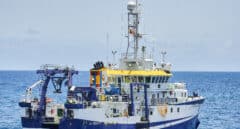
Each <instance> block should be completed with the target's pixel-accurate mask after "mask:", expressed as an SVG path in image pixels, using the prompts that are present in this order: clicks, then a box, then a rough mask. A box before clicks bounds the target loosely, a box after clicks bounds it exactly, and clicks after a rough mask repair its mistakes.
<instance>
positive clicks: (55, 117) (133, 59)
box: [19, 0, 204, 129]
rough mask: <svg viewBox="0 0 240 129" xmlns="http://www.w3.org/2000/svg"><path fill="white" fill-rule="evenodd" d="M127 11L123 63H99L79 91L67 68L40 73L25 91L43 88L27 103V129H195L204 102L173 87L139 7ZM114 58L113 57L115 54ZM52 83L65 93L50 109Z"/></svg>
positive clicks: (182, 87) (45, 69)
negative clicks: (151, 46) (145, 40)
mask: <svg viewBox="0 0 240 129" xmlns="http://www.w3.org/2000/svg"><path fill="white" fill-rule="evenodd" d="M127 9H128V34H127V36H126V37H127V39H128V44H127V50H126V52H125V53H123V54H121V57H120V59H119V63H118V64H117V63H109V64H107V63H103V62H102V61H97V62H96V63H95V64H94V65H93V68H92V69H90V78H89V83H90V84H89V86H85V87H84V86H75V85H73V84H72V76H73V75H74V74H77V73H78V71H75V70H74V69H71V68H69V67H56V66H55V67H49V66H45V67H43V68H42V69H40V70H38V71H37V73H39V74H42V75H43V78H42V79H41V80H40V81H38V82H36V83H35V84H33V85H32V86H31V87H30V88H28V89H27V94H26V96H28V95H29V91H30V89H31V88H33V87H35V86H37V85H40V87H41V94H40V100H38V99H29V98H28V97H26V98H25V99H24V100H23V101H21V102H20V103H19V105H20V106H21V107H23V108H24V111H25V114H24V115H23V116H22V118H21V119H22V126H23V128H38V129H40V128H41V129H42V128H48V129H197V128H198V126H199V123H200V122H199V120H198V115H199V110H200V106H201V105H202V104H203V102H204V97H202V96H199V95H198V94H197V93H195V92H193V94H190V93H189V92H188V90H187V88H186V84H185V83H170V82H169V79H170V78H171V77H172V74H173V73H172V72H171V64H170V63H167V62H166V61H165V55H166V52H162V61H161V62H159V63H157V62H155V61H154V60H153V57H152V56H151V55H149V54H148V51H147V48H146V47H145V46H141V47H139V46H140V45H139V40H140V39H141V38H142V37H143V36H144V35H143V34H141V33H139V24H140V20H139V15H140V11H139V3H138V1H134V0H130V1H129V2H128V5H127ZM113 53H115V52H113ZM50 81H52V82H53V86H54V88H55V92H59V93H60V92H61V85H62V83H63V82H64V81H65V85H66V86H67V94H66V102H65V103H64V104H58V103H57V104H52V103H51V101H49V99H48V98H47V96H46V92H47V87H48V83H49V82H50Z"/></svg>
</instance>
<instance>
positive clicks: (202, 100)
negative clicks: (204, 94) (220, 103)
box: [170, 99, 204, 105]
mask: <svg viewBox="0 0 240 129" xmlns="http://www.w3.org/2000/svg"><path fill="white" fill-rule="evenodd" d="M203 102H204V99H199V100H194V101H189V102H184V103H178V104H170V105H194V104H202V103H203Z"/></svg>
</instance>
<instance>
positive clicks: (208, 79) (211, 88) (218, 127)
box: [0, 71, 240, 129]
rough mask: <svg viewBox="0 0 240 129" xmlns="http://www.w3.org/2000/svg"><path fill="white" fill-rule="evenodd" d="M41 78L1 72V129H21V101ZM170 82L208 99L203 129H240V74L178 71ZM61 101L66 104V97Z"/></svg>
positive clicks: (84, 79)
mask: <svg viewBox="0 0 240 129" xmlns="http://www.w3.org/2000/svg"><path fill="white" fill-rule="evenodd" d="M88 77H89V74H88V72H80V74H79V75H77V76H76V77H75V78H74V84H75V85H76V86H88ZM38 79H39V76H37V75H36V74H35V72H34V71H0V106H1V107H0V129H20V128H21V122H20V115H21V110H20V108H19V107H18V102H19V100H20V99H21V98H22V95H24V93H25V89H26V88H27V87H28V86H30V85H31V84H33V83H34V82H35V81H37V80H38ZM170 81H171V82H185V83H187V88H188V89H189V91H190V92H193V91H197V92H198V93H199V94H200V95H202V96H204V97H206V101H205V103H204V104H203V105H202V107H201V110H200V115H199V119H200V121H201V124H200V126H199V129H240V73H238V72H174V76H173V77H172V79H171V80H170ZM50 89H51V88H50ZM37 90H39V89H38V88H37ZM37 90H36V91H37ZM49 94H51V95H55V96H59V95H56V94H53V93H52V92H51V93H49ZM37 95H38V94H36V96H37ZM53 97H54V96H53ZM57 98H58V99H60V100H58V101H63V100H64V101H65V98H64V97H63V96H61V97H57Z"/></svg>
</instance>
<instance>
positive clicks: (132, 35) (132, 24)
mask: <svg viewBox="0 0 240 129" xmlns="http://www.w3.org/2000/svg"><path fill="white" fill-rule="evenodd" d="M127 8H128V35H127V38H128V46H127V52H126V58H127V57H128V54H129V47H130V45H131V44H133V45H134V46H133V54H134V55H133V56H134V59H136V58H137V55H138V48H139V46H138V42H139V38H140V37H141V35H140V34H139V32H138V31H139V14H140V12H139V10H138V0H129V1H128V6H127Z"/></svg>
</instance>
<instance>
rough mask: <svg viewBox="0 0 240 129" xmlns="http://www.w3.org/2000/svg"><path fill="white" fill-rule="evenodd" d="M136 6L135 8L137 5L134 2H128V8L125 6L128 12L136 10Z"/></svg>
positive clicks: (131, 0) (130, 0)
mask: <svg viewBox="0 0 240 129" xmlns="http://www.w3.org/2000/svg"><path fill="white" fill-rule="evenodd" d="M136 6H137V4H136V2H135V1H133V0H129V1H128V6H127V8H128V10H134V9H135V8H136Z"/></svg>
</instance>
